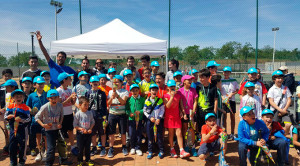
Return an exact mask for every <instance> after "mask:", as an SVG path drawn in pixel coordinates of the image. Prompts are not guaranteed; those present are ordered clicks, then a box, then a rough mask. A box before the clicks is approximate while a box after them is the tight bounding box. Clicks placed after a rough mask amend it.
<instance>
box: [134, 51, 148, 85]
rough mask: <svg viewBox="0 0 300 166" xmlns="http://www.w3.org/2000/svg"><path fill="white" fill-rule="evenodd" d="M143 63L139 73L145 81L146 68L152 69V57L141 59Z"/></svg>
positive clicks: (145, 56) (146, 56)
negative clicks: (144, 71)
mask: <svg viewBox="0 0 300 166" xmlns="http://www.w3.org/2000/svg"><path fill="white" fill-rule="evenodd" d="M141 62H142V67H141V68H139V69H138V72H139V74H140V76H141V80H143V79H144V76H143V70H144V68H149V67H150V56H149V55H143V56H142V57H141ZM132 72H133V71H132Z"/></svg>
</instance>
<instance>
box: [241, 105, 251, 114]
mask: <svg viewBox="0 0 300 166" xmlns="http://www.w3.org/2000/svg"><path fill="white" fill-rule="evenodd" d="M251 110H253V109H252V108H251V107H249V106H244V107H243V108H241V110H240V115H241V116H243V115H244V114H246V113H248V112H250V111H251Z"/></svg>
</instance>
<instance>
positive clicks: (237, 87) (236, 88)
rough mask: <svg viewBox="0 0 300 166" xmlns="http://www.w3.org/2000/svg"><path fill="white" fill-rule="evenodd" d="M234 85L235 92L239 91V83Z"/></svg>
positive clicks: (235, 82)
mask: <svg viewBox="0 0 300 166" xmlns="http://www.w3.org/2000/svg"><path fill="white" fill-rule="evenodd" d="M232 84H233V88H234V90H238V89H239V84H238V83H237V81H234V82H233V83H232Z"/></svg>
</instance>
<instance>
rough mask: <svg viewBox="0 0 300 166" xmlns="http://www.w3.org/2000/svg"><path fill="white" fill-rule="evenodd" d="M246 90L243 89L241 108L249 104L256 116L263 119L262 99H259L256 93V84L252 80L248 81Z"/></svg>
mask: <svg viewBox="0 0 300 166" xmlns="http://www.w3.org/2000/svg"><path fill="white" fill-rule="evenodd" d="M244 87H245V88H244V90H243V94H242V95H243V97H242V100H241V103H240V108H242V107H244V106H249V107H251V108H252V109H253V112H254V114H255V118H257V119H261V111H262V109H261V108H262V107H261V100H260V99H259V97H258V96H256V95H255V94H254V88H255V85H254V84H253V83H252V82H247V83H246V84H245V85H244ZM242 119H243V117H242V116H240V120H242Z"/></svg>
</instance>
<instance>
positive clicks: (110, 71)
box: [107, 68, 117, 73]
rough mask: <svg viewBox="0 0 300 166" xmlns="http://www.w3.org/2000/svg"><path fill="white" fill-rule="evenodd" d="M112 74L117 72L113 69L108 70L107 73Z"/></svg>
mask: <svg viewBox="0 0 300 166" xmlns="http://www.w3.org/2000/svg"><path fill="white" fill-rule="evenodd" d="M113 72H117V71H116V69H115V68H109V69H108V71H107V73H113Z"/></svg>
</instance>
